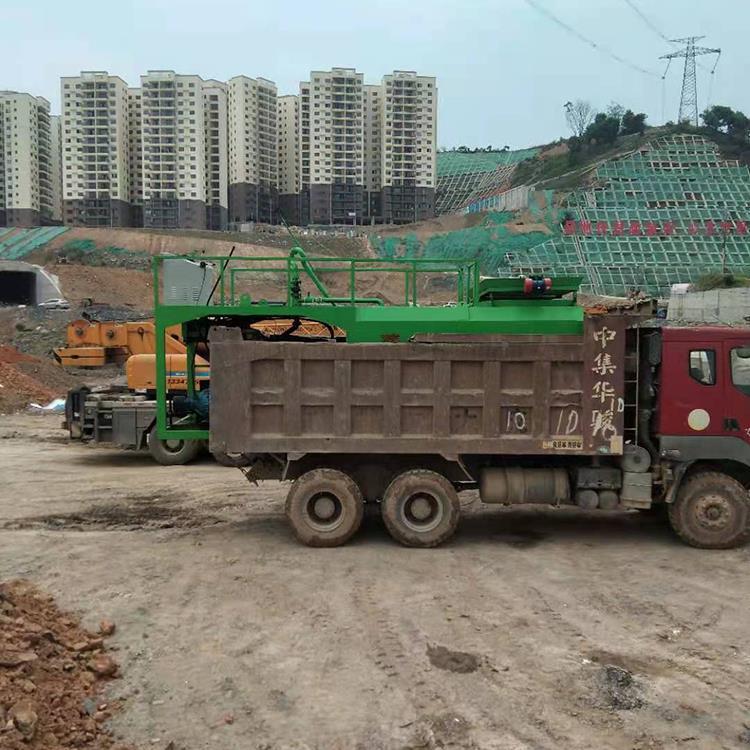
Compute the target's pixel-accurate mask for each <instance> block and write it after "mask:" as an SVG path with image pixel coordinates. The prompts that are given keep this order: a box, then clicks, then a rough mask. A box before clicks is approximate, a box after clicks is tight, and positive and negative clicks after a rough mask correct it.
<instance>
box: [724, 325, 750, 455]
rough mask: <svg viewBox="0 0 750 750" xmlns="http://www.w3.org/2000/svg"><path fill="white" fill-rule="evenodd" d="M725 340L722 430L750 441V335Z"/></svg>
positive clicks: (726, 433) (728, 434)
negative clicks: (749, 336) (748, 336)
mask: <svg viewBox="0 0 750 750" xmlns="http://www.w3.org/2000/svg"><path fill="white" fill-rule="evenodd" d="M723 344H724V352H723V359H724V362H725V363H726V367H725V369H726V378H725V388H724V409H723V414H722V428H723V433H724V434H725V435H727V436H731V437H738V438H741V439H742V440H744V441H745V442H746V443H750V338H736V339H727V340H725V341H724V342H723Z"/></svg>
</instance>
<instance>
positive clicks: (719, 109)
mask: <svg viewBox="0 0 750 750" xmlns="http://www.w3.org/2000/svg"><path fill="white" fill-rule="evenodd" d="M701 118H702V119H703V124H704V125H705V126H706V127H707V128H708V129H709V130H712V131H714V132H715V133H724V134H725V135H727V136H729V137H730V138H731V139H732V140H735V141H740V142H743V143H744V142H746V141H747V140H748V135H749V134H750V119H748V117H747V116H746V115H745V114H744V113H743V112H740V111H739V110H734V109H732V108H731V107H724V106H721V105H716V106H714V107H711V108H710V109H707V110H706V111H705V112H704V113H703V114H702V115H701Z"/></svg>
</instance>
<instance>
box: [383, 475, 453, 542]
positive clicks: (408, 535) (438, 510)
mask: <svg viewBox="0 0 750 750" xmlns="http://www.w3.org/2000/svg"><path fill="white" fill-rule="evenodd" d="M381 513H382V515H383V521H384V523H385V526H386V528H387V529H388V532H389V533H390V535H391V536H392V537H393V538H394V539H395V540H396V541H397V542H400V543H401V544H404V545H406V546H407V547H437V545H438V544H442V543H443V542H444V541H446V540H447V539H449V538H450V537H451V536H453V533H454V532H455V530H456V526H458V519H459V516H460V515H461V505H460V503H459V501H458V493H457V492H456V490H455V489H454V487H453V485H452V484H451V483H450V482H449V481H448V480H447V479H446V478H445V477H444V476H442V475H440V474H438V473H436V472H434V471H427V470H425V469H415V470H412V471H405V472H404V473H403V474H399V475H398V476H397V477H396V478H395V479H394V480H393V481H392V482H391V483H390V484H389V485H388V488H387V489H386V491H385V493H384V495H383V500H382V502H381Z"/></svg>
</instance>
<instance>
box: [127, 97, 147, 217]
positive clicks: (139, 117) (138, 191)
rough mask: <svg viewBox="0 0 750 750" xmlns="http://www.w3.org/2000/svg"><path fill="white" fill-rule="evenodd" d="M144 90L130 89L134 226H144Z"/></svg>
mask: <svg viewBox="0 0 750 750" xmlns="http://www.w3.org/2000/svg"><path fill="white" fill-rule="evenodd" d="M142 102H143V90H142V89H138V88H129V89H128V173H129V176H130V180H129V182H130V194H129V201H130V212H131V214H130V218H131V220H132V225H133V226H134V227H142V226H143V108H142Z"/></svg>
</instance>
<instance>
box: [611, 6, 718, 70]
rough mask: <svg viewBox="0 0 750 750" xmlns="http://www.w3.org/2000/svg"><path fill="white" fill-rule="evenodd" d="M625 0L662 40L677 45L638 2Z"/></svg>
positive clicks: (703, 68)
mask: <svg viewBox="0 0 750 750" xmlns="http://www.w3.org/2000/svg"><path fill="white" fill-rule="evenodd" d="M623 2H624V3H625V4H626V5H627V6H628V7H629V8H630V9H631V10H632V11H633V12H634V13H635V14H636V15H637V16H638V18H640V19H641V21H643V23H645V24H646V26H648V27H649V29H651V31H653V32H654V34H656V35H657V36H658V37H659V38H660V39H661V40H662V41H664V42H667V43H668V44H671V45H676V42H675V40H674V39H670V38H669V37H668V36H667V35H666V34H665V33H664V32H663V31H662V30H661V29H660V28H659V27H658V26H657V25H656V24H655V23H654V22H653V21H652V20H651V19H650V18H649V17H648V16H647V15H646V14H645V13H644V12H643V11H642V10H641V9H640V8H639V7H638V6H637V5H636V4H635V2H633V0H623ZM696 65H697V66H698V67H699V68H700V69H701V70H706V71H707V70H708V68H707V67H706V66H705V65H701V64H700V62H698V61H696Z"/></svg>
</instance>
